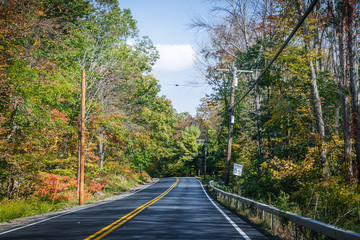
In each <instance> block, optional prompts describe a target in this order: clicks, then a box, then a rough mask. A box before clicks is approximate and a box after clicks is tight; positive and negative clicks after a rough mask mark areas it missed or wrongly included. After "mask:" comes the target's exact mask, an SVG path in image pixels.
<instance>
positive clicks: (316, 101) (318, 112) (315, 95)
mask: <svg viewBox="0 0 360 240" xmlns="http://www.w3.org/2000/svg"><path fill="white" fill-rule="evenodd" d="M309 66H310V87H311V98H312V99H311V100H312V103H313V107H314V110H315V118H316V123H317V132H318V133H319V136H320V141H321V149H320V160H321V163H322V164H324V175H325V177H326V178H328V177H329V164H328V162H327V159H326V151H325V124H324V119H323V114H322V108H321V100H320V94H319V90H318V87H317V82H316V74H315V68H314V64H313V61H312V60H311V59H310V58H309Z"/></svg>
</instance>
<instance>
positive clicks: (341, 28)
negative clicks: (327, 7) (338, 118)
mask: <svg viewBox="0 0 360 240" xmlns="http://www.w3.org/2000/svg"><path fill="white" fill-rule="evenodd" d="M338 19H339V22H338V29H337V30H338V36H339V63H340V69H339V75H340V86H341V98H340V101H341V105H342V118H343V124H342V128H343V138H344V164H345V165H348V166H347V167H346V168H348V169H349V174H350V177H352V175H353V171H352V166H351V135H350V113H349V105H350V104H349V99H348V94H349V82H348V80H347V76H346V63H345V59H346V57H345V56H346V55H345V20H344V18H343V15H342V14H341V15H340V16H338Z"/></svg>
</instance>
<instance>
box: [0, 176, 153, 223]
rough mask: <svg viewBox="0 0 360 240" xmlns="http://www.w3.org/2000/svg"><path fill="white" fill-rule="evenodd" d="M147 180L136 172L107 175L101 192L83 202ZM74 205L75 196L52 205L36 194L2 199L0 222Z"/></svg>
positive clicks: (88, 201)
mask: <svg viewBox="0 0 360 240" xmlns="http://www.w3.org/2000/svg"><path fill="white" fill-rule="evenodd" d="M149 181H150V177H149V176H148V175H147V174H144V176H141V175H140V174H136V173H131V174H127V175H125V176H122V175H115V174H112V175H109V176H108V183H107V184H106V185H105V186H104V188H103V189H102V191H103V194H101V195H99V194H95V195H93V196H92V197H91V198H90V199H86V200H85V203H94V202H97V201H99V200H102V199H104V198H106V197H109V196H112V195H114V194H116V193H119V192H124V191H127V190H129V189H132V188H134V187H135V186H136V185H137V184H143V183H146V182H149ZM74 195H75V192H74ZM76 205H78V200H77V198H76V197H75V198H74V199H72V200H66V201H65V200H62V201H55V203H54V204H53V205H52V202H51V201H45V200H41V199H40V198H38V197H36V196H33V197H29V198H26V199H11V200H9V199H3V200H1V201H0V222H7V221H11V220H13V219H16V218H21V217H28V216H34V215H39V214H43V213H47V212H51V211H56V210H60V209H64V208H67V207H72V206H76Z"/></svg>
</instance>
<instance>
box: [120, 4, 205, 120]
mask: <svg viewBox="0 0 360 240" xmlns="http://www.w3.org/2000/svg"><path fill="white" fill-rule="evenodd" d="M118 1H119V6H120V8H122V9H125V8H128V9H130V10H131V13H132V16H133V18H134V19H135V20H136V21H137V27H138V29H139V34H140V36H148V37H149V38H150V39H151V40H152V41H153V43H154V45H155V46H156V48H157V50H158V51H159V53H160V59H159V60H158V62H157V63H156V65H155V66H154V68H153V71H152V73H151V74H153V75H154V77H155V78H156V79H158V80H159V83H160V85H161V92H160V94H159V95H166V97H167V98H168V99H170V100H171V102H172V105H173V106H174V108H175V109H176V111H177V112H178V113H181V112H189V113H190V114H191V115H193V116H195V114H196V108H197V107H198V106H199V104H200V99H201V98H202V97H205V94H209V93H211V88H210V87H209V86H208V85H206V84H205V81H204V79H202V77H201V74H200V73H199V71H197V69H196V67H195V62H194V58H195V57H196V51H195V49H196V48H197V39H199V37H200V36H199V33H198V31H197V30H195V29H189V26H188V25H189V23H190V22H191V19H192V18H193V17H195V16H202V17H203V18H206V16H208V13H209V11H210V10H211V8H212V5H211V3H210V2H209V1H207V0H118ZM194 83H195V84H194Z"/></svg>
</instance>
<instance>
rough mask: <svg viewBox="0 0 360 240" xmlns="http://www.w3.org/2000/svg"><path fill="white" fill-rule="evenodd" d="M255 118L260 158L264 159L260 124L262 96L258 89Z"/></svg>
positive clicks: (256, 90) (256, 89) (256, 92)
mask: <svg viewBox="0 0 360 240" xmlns="http://www.w3.org/2000/svg"><path fill="white" fill-rule="evenodd" d="M254 93H255V118H256V135H257V139H258V148H259V156H260V157H262V152H263V151H262V139H261V135H260V123H259V118H260V117H259V114H260V95H259V92H258V88H257V87H256V88H255V92H254Z"/></svg>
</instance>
